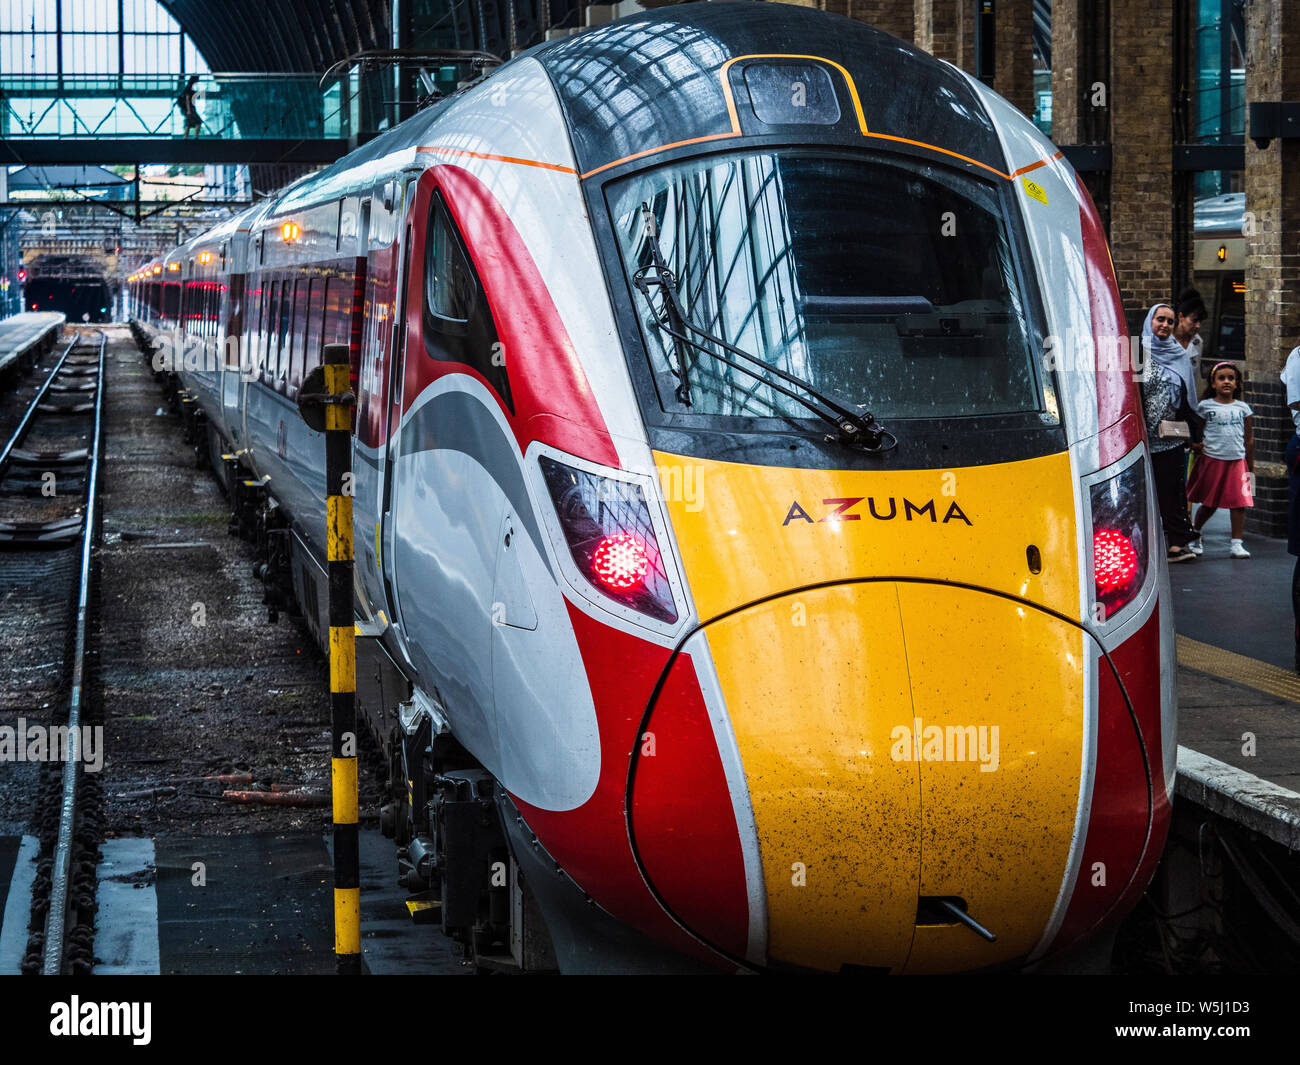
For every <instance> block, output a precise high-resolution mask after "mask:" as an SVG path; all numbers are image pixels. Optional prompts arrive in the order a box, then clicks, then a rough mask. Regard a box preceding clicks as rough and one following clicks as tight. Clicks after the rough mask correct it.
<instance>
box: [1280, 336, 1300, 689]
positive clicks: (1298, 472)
mask: <svg viewBox="0 0 1300 1065" xmlns="http://www.w3.org/2000/svg"><path fill="white" fill-rule="evenodd" d="M1282 385H1283V387H1284V388H1285V389H1286V405H1287V406H1288V407H1289V408H1290V409H1291V421H1292V423H1293V424H1294V426H1295V430H1296V431H1295V432H1294V433H1292V434H1291V439H1290V441H1289V442H1288V443H1287V445H1286V473H1287V496H1288V502H1289V503H1290V506H1289V508H1288V510H1287V541H1286V549H1287V551H1288V552H1289V553H1290V554H1292V555H1295V556H1296V560H1295V569H1294V570H1293V571H1292V572H1291V613H1292V614H1294V615H1295V669H1296V672H1297V673H1300V347H1294V348H1292V349H1291V354H1290V355H1288V356H1287V359H1286V365H1285V366H1284V367H1283V368H1282Z"/></svg>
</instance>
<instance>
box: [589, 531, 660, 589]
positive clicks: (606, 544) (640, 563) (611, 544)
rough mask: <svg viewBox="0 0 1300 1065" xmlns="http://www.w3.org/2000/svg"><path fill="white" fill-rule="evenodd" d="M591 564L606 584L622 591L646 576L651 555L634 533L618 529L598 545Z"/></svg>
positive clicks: (638, 582)
mask: <svg viewBox="0 0 1300 1065" xmlns="http://www.w3.org/2000/svg"><path fill="white" fill-rule="evenodd" d="M591 565H592V568H593V569H594V570H595V571H596V576H597V577H599V578H600V579H601V580H602V581H603V582H604V583H605V584H607V585H609V587H611V588H613V589H615V590H616V591H620V592H622V591H626V590H627V589H628V588H632V587H634V586H636V585H638V584H640V583H641V582H642V581H644V580H645V575H646V574H647V573H648V572H649V571H650V555H649V552H647V551H646V546H645V544H644V543H643V542H642V541H641V540H639V539H637V538H636V537H635V536H633V535H632V534H631V533H615V534H614V535H613V536H606V537H605V539H603V540H601V542H600V543H599V544H597V545H596V550H595V552H593V554H592V556H591Z"/></svg>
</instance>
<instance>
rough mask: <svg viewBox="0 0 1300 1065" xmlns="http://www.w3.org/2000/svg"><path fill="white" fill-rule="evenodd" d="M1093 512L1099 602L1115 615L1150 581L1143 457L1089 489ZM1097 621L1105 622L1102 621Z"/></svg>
mask: <svg viewBox="0 0 1300 1065" xmlns="http://www.w3.org/2000/svg"><path fill="white" fill-rule="evenodd" d="M1088 499H1089V504H1090V510H1091V513H1092V581H1093V593H1094V594H1095V596H1096V601H1097V602H1098V603H1099V604H1101V606H1102V607H1103V608H1104V610H1105V616H1104V617H1105V618H1110V617H1113V616H1114V615H1115V614H1116V613H1118V612H1119V611H1120V610H1122V609H1123V608H1124V607H1125V606H1127V605H1128V604H1129V603H1130V602H1132V601H1133V600H1134V599H1135V598H1136V597H1137V594H1138V592H1140V591H1141V590H1142V586H1143V585H1144V584H1145V583H1146V576H1147V569H1148V554H1149V552H1148V544H1149V542H1150V541H1149V531H1148V529H1147V482H1146V466H1145V463H1143V462H1142V461H1141V459H1140V458H1139V459H1138V461H1135V462H1133V461H1131V462H1129V463H1128V465H1127V466H1126V467H1125V468H1124V469H1123V470H1121V471H1120V472H1119V473H1117V474H1116V475H1115V476H1113V477H1109V478H1107V479H1105V480H1102V481H1098V482H1096V483H1095V484H1093V485H1092V486H1091V487H1090V489H1089V497H1088ZM1098 620H1104V618H1102V619H1098Z"/></svg>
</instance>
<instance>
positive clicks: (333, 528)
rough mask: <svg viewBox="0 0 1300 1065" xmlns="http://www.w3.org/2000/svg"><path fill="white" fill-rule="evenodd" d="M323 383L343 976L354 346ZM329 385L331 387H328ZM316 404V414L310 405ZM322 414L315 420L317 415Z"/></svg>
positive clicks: (337, 920)
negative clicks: (350, 373) (351, 367)
mask: <svg viewBox="0 0 1300 1065" xmlns="http://www.w3.org/2000/svg"><path fill="white" fill-rule="evenodd" d="M321 369H322V370H323V380H321V381H320V383H319V384H317V382H316V381H313V380H312V376H314V375H309V377H308V380H307V381H304V382H303V389H302V391H303V392H304V393H305V395H303V396H302V397H301V398H300V401H299V402H300V405H302V406H303V408H304V417H305V418H307V422H308V424H309V425H312V427H313V428H316V427H317V426H318V425H319V424H320V421H321V419H320V413H319V412H320V408H321V406H323V407H324V419H323V421H324V430H325V493H326V501H325V505H326V539H327V541H328V559H329V622H330V714H331V718H332V728H331V735H332V739H331V743H332V750H331V773H330V777H331V780H332V783H333V795H334V955H335V960H336V961H337V964H338V972H339V973H340V974H341V975H359V974H360V972H361V861H360V848H359V844H358V839H357V805H358V802H357V706H356V690H357V654H356V629H355V628H354V620H353V611H352V407H353V406H354V404H355V402H356V399H355V396H353V394H352V390H351V384H350V382H349V380H348V345H347V344H326V345H325V347H324V351H323V352H322V367H321ZM322 386H323V387H322ZM312 404H316V407H315V410H314V411H311V414H309V413H308V408H309V407H310V406H311V405H312ZM312 415H314V417H313V416H312Z"/></svg>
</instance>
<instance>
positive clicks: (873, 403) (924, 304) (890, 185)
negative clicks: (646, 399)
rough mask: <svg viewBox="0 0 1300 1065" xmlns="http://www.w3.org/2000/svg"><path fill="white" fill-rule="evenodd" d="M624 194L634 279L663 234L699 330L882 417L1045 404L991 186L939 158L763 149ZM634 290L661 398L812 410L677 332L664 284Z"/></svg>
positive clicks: (620, 221)
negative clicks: (932, 163)
mask: <svg viewBox="0 0 1300 1065" xmlns="http://www.w3.org/2000/svg"><path fill="white" fill-rule="evenodd" d="M610 204H611V208H612V213H613V221H614V224H615V228H616V232H617V236H618V242H619V248H620V252H621V254H622V258H623V265H624V267H625V269H626V271H627V274H628V278H629V281H632V279H633V278H635V276H636V275H637V273H638V272H641V274H642V277H645V276H646V272H650V273H651V274H653V273H654V271H655V268H654V251H653V248H652V246H651V243H650V242H651V241H657V242H658V246H659V249H660V252H661V254H662V257H663V262H664V265H665V266H666V267H667V269H668V271H670V272H671V274H672V276H673V282H674V283H675V289H676V293H677V296H678V300H679V304H680V307H681V309H682V311H683V312H684V313H685V315H686V316H687V317H688V318H689V321H690V323H691V325H693V326H696V327H698V328H699V329H701V330H704V331H706V332H708V333H711V334H713V335H714V336H716V337H718V338H720V339H722V340H724V341H726V342H727V343H728V344H731V345H734V346H735V347H737V348H740V349H743V350H744V351H745V352H746V353H749V354H751V355H753V356H755V357H756V358H757V359H759V360H761V361H762V362H763V363H765V364H767V365H769V366H773V367H776V368H778V369H780V370H783V371H785V372H786V373H788V374H791V375H795V376H796V377H798V378H800V379H802V380H803V381H805V382H807V383H808V384H810V385H812V386H815V387H816V388H818V389H824V390H826V391H827V392H828V393H833V394H836V395H838V396H842V397H844V398H846V399H848V400H851V401H852V402H854V403H857V404H862V405H864V406H865V407H866V409H867V410H869V411H871V412H872V413H873V414H874V415H875V416H876V417H877V418H881V419H886V420H887V419H891V418H894V419H907V418H924V419H933V418H949V417H963V416H970V415H995V414H1014V413H1023V412H1029V411H1037V410H1041V409H1042V400H1041V396H1040V391H1039V386H1038V379H1037V376H1036V374H1035V372H1034V367H1033V360H1032V355H1031V346H1030V343H1029V336H1030V335H1031V331H1030V326H1029V322H1028V315H1027V311H1026V301H1025V298H1024V293H1023V292H1022V289H1021V284H1020V282H1019V279H1018V276H1017V272H1016V268H1015V262H1014V260H1013V257H1012V254H1011V247H1010V238H1009V235H1008V232H1007V227H1006V225H1005V223H1004V221H1003V210H1004V208H1003V205H1002V201H1001V200H1000V199H999V196H998V193H997V191H996V190H995V189H994V188H993V187H992V186H991V185H988V184H986V183H984V182H982V181H977V180H973V179H971V178H968V177H965V176H964V175H961V174H958V173H955V172H952V171H949V170H946V169H942V168H938V167H929V166H925V165H908V164H906V163H903V162H899V163H894V162H886V161H883V160H880V161H868V160H865V159H861V158H856V157H848V156H838V157H825V156H815V155H809V154H806V153H801V152H795V151H790V152H780V151H777V152H755V153H745V154H736V155H730V156H722V157H718V156H711V157H708V158H706V159H695V160H690V161H688V162H685V163H681V164H677V165H674V166H669V167H664V168H660V169H657V170H653V171H649V172H646V173H641V174H636V175H633V176H632V177H630V178H627V179H625V180H624V181H622V182H620V183H619V184H617V185H616V186H614V188H613V191H612V193H611V195H610ZM634 298H635V300H636V313H637V318H638V320H639V322H640V326H641V332H642V335H643V336H644V338H645V343H646V349H647V352H648V353H649V356H650V361H651V368H652V370H653V373H654V378H655V383H656V387H657V389H658V393H659V398H660V402H661V404H662V406H663V408H664V410H666V411H675V412H679V413H688V414H690V413H693V414H703V415H721V416H741V417H750V418H753V417H760V418H761V417H777V418H783V419H790V418H806V417H807V411H806V409H805V408H804V407H803V406H802V405H801V404H800V403H799V402H797V401H796V400H795V399H794V398H792V397H791V396H789V395H787V394H785V393H783V392H782V391H780V390H778V389H777V388H773V387H769V385H768V384H766V383H764V382H763V381H761V380H757V379H756V378H755V376H754V375H753V374H752V373H745V372H740V371H738V370H737V369H736V368H735V367H734V366H730V365H728V364H727V363H726V362H725V361H723V360H722V359H719V358H713V357H710V356H709V355H707V354H706V353H705V352H702V351H700V350H698V349H697V348H695V347H687V346H684V345H680V344H675V343H674V339H673V337H672V336H670V335H669V334H668V333H667V332H666V331H665V329H664V328H663V326H662V325H661V322H664V321H667V315H666V313H665V307H664V303H663V301H664V300H665V299H666V298H667V293H665V292H663V291H662V286H657V287H656V288H655V289H651V290H650V291H649V293H648V296H643V295H642V294H639V293H636V292H635V291H634ZM713 350H717V349H713ZM722 354H724V355H725V354H726V353H725V350H724V351H722ZM683 359H684V361H685V362H686V368H687V384H688V386H689V400H690V402H689V405H688V404H686V403H685V402H684V399H685V396H684V395H683V394H682V391H683V390H681V388H680V385H681V382H680V378H679V374H678V370H679V368H680V360H683ZM733 361H738V360H736V359H734V357H733ZM775 380H776V379H775V378H774V381H775Z"/></svg>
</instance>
